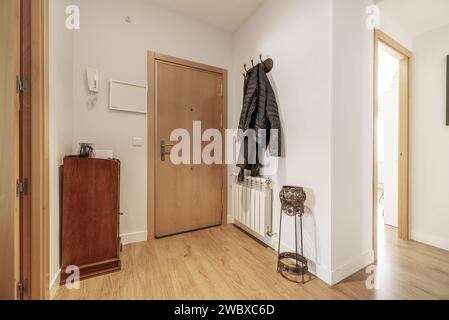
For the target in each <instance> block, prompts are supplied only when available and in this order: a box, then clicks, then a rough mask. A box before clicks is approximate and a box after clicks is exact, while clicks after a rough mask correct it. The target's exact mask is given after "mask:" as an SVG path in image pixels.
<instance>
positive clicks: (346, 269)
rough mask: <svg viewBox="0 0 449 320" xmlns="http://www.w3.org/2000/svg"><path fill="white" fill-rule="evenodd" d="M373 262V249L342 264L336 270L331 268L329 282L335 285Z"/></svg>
mask: <svg viewBox="0 0 449 320" xmlns="http://www.w3.org/2000/svg"><path fill="white" fill-rule="evenodd" d="M373 263H374V251H371V252H368V253H366V254H363V255H361V256H359V257H356V258H354V259H353V260H351V261H350V262H349V263H347V264H345V265H344V266H342V267H340V268H337V269H336V270H332V280H331V283H330V284H331V285H332V286H335V285H337V284H338V283H340V282H342V281H343V280H345V279H347V278H349V277H350V276H352V275H353V274H354V273H357V272H359V271H360V270H362V269H363V268H366V267H368V266H369V265H371V264H373Z"/></svg>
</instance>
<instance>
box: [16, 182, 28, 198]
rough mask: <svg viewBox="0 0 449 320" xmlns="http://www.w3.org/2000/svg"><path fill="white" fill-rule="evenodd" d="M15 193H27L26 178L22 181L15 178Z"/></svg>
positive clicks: (21, 194)
mask: <svg viewBox="0 0 449 320" xmlns="http://www.w3.org/2000/svg"><path fill="white" fill-rule="evenodd" d="M16 194H17V196H18V197H20V196H26V195H28V179H25V180H23V181H20V180H17V182H16Z"/></svg>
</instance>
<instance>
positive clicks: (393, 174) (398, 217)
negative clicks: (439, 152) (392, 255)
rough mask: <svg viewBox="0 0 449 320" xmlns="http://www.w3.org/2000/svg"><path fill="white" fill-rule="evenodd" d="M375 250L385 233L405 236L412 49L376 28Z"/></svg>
mask: <svg viewBox="0 0 449 320" xmlns="http://www.w3.org/2000/svg"><path fill="white" fill-rule="evenodd" d="M374 51H375V52H374V57H375V59H374V61H375V63H374V65H375V68H374V84H375V90H374V96H375V97H374V99H375V103H374V108H375V110H374V112H375V126H374V127H375V129H374V130H375V135H374V140H375V143H374V176H373V180H374V184H373V187H374V215H373V216H374V223H373V225H374V232H373V235H374V239H373V240H374V251H375V256H376V259H377V256H378V246H379V244H380V243H379V242H380V241H381V240H382V239H385V234H384V232H385V231H388V232H389V233H394V234H395V236H396V234H397V237H398V238H400V239H402V240H409V193H410V184H409V183H410V177H409V167H410V158H409V154H410V153H409V150H410V88H411V86H410V84H411V61H412V53H411V52H410V51H409V50H407V49H406V48H404V47H403V46H401V45H400V44H399V43H398V42H396V41H395V40H393V39H392V38H390V37H389V36H388V35H386V34H385V33H383V32H381V31H379V30H376V32H375V45H374Z"/></svg>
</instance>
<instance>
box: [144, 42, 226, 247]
mask: <svg viewBox="0 0 449 320" xmlns="http://www.w3.org/2000/svg"><path fill="white" fill-rule="evenodd" d="M157 61H163V62H168V63H173V64H177V65H182V66H185V67H190V68H195V69H201V70H204V71H208V72H212V73H216V74H220V75H221V76H222V77H223V128H222V135H223V146H225V145H226V142H225V139H226V132H225V130H226V128H227V127H228V71H227V70H225V69H221V68H217V67H213V66H209V65H206V64H202V63H197V62H192V61H189V60H185V59H180V58H175V57H172V56H168V55H164V54H160V53H156V52H154V51H148V241H152V240H154V239H155V227H156V225H155V216H156V215H155V200H156V199H155V192H156V189H155V186H156V174H155V170H156V157H157V156H158V153H157V141H156V140H157V135H156V120H157V119H156V68H155V65H156V62H157ZM224 160H225V153H223V161H224ZM223 163H226V162H225V161H224V162H223ZM222 207H223V213H222V225H226V224H227V223H228V209H227V208H228V166H227V165H226V164H223V191H222Z"/></svg>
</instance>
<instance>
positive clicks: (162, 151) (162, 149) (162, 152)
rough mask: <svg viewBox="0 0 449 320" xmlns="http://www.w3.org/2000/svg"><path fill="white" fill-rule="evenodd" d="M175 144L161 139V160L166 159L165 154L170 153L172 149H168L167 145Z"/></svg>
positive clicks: (172, 145)
mask: <svg viewBox="0 0 449 320" xmlns="http://www.w3.org/2000/svg"><path fill="white" fill-rule="evenodd" d="M174 146H175V145H174V144H165V141H164V140H162V141H161V161H165V156H166V155H170V150H167V147H170V148H173V147H174Z"/></svg>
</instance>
